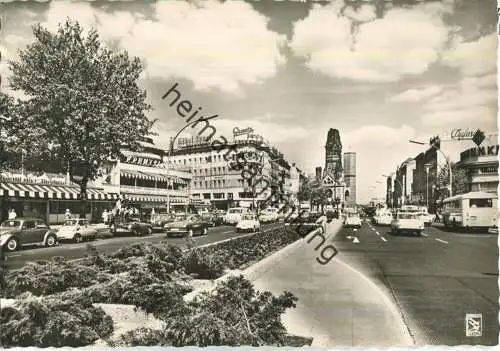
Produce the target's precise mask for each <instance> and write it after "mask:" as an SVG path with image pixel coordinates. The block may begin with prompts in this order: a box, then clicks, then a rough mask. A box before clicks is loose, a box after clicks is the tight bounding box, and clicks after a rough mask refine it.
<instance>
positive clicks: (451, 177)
mask: <svg viewBox="0 0 500 351" xmlns="http://www.w3.org/2000/svg"><path fill="white" fill-rule="evenodd" d="M409 142H410V143H413V144H418V145H426V144H425V143H422V142H420V141H415V140H409ZM431 147H432V148H434V149H436V150H437V151H439V152H440V153H441V155H443V157H444V159H445V160H446V164H447V165H448V172H449V173H450V185H449V190H450V197H452V196H453V174H452V170H451V163H450V160H449V159H448V157H447V156H446V155H445V154H444V152H443V151H442V150H441V149H440V148H438V147H436V146H435V145H434V144H431Z"/></svg>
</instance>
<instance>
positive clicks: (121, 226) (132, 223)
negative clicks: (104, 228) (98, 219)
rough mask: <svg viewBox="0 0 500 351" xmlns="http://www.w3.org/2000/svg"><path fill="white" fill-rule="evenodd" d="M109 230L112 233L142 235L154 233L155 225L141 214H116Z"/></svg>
mask: <svg viewBox="0 0 500 351" xmlns="http://www.w3.org/2000/svg"><path fill="white" fill-rule="evenodd" d="M109 230H110V232H111V233H112V234H116V233H132V234H134V235H137V236H140V235H148V234H151V233H153V226H152V225H151V223H147V222H145V221H143V220H142V219H141V218H140V217H139V216H116V217H114V218H112V219H111V221H110V224H109Z"/></svg>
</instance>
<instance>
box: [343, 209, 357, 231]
mask: <svg viewBox="0 0 500 351" xmlns="http://www.w3.org/2000/svg"><path fill="white" fill-rule="evenodd" d="M344 227H351V228H361V218H360V217H359V213H357V212H347V213H346V218H345V221H344Z"/></svg>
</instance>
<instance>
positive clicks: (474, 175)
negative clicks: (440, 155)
mask: <svg viewBox="0 0 500 351" xmlns="http://www.w3.org/2000/svg"><path fill="white" fill-rule="evenodd" d="M457 166H458V167H460V168H463V169H465V170H466V171H467V177H468V179H467V186H468V190H469V191H486V192H492V193H496V192H497V191H498V145H487V146H480V147H474V148H471V149H468V150H465V151H463V152H461V153H460V161H459V162H458V163H457Z"/></svg>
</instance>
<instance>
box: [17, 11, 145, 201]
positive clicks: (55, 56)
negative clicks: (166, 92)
mask: <svg viewBox="0 0 500 351" xmlns="http://www.w3.org/2000/svg"><path fill="white" fill-rule="evenodd" d="M33 34H34V37H35V41H34V43H32V44H30V45H28V46H27V47H26V48H25V49H24V50H21V51H20V53H19V57H20V58H19V60H18V61H17V62H14V61H10V62H9V66H10V69H11V71H12V75H11V77H10V86H11V88H12V89H13V90H22V91H23V92H24V93H25V94H26V95H28V96H29V98H28V99H26V100H18V101H17V104H18V106H19V108H20V111H21V113H19V114H14V121H13V123H11V125H10V128H9V130H8V133H9V134H10V135H12V136H14V137H16V138H17V139H25V140H28V141H29V145H27V146H26V147H27V148H28V151H29V152H34V153H41V154H42V153H44V152H45V153H47V152H48V153H50V154H51V155H53V156H54V157H56V159H58V160H59V162H60V163H61V166H62V167H64V168H66V167H67V166H69V172H70V176H71V179H72V181H74V182H76V183H78V184H79V185H80V188H81V195H82V198H83V199H85V198H86V186H87V183H88V181H89V180H93V179H95V177H96V176H97V175H98V170H99V168H100V167H101V166H102V164H103V163H104V162H105V161H107V160H109V159H110V158H112V159H117V158H119V157H120V149H121V148H122V147H128V148H131V149H135V148H137V146H138V145H139V144H138V142H139V141H140V140H142V139H143V138H144V137H146V136H147V135H150V134H152V132H151V128H152V126H153V124H154V122H155V121H150V120H149V119H148V118H147V117H146V112H147V111H149V110H150V109H151V106H150V105H149V104H148V103H147V102H146V92H145V91H143V90H141V89H140V88H139V86H138V85H137V80H138V78H139V76H140V74H141V72H142V70H143V65H142V63H141V62H140V60H139V59H138V58H136V57H134V58H130V57H129V56H128V54H127V52H126V51H124V52H119V53H114V52H112V51H111V50H109V49H108V48H107V47H105V46H104V45H103V44H101V42H100V40H99V36H98V34H97V32H96V31H95V30H93V29H92V30H90V31H89V32H88V34H87V35H85V34H84V30H83V28H82V27H81V26H80V25H79V23H78V22H72V21H70V20H67V21H66V22H65V23H63V24H60V25H59V29H58V30H57V32H56V33H51V32H49V31H48V30H47V29H45V28H43V27H41V26H40V25H36V26H34V27H33ZM76 169H78V171H79V172H78V173H79V174H81V179H80V180H76V179H75V178H74V177H73V175H74V174H75V170H76Z"/></svg>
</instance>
